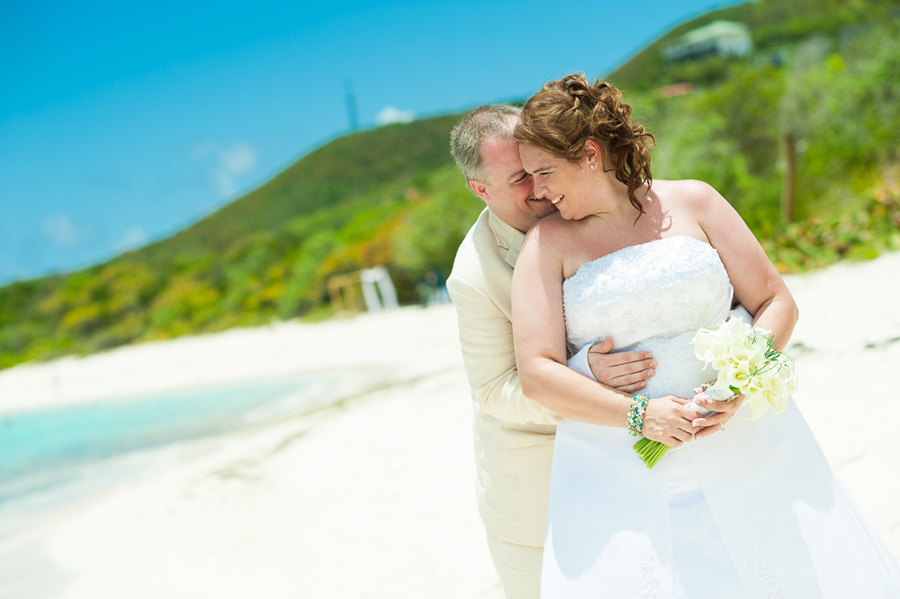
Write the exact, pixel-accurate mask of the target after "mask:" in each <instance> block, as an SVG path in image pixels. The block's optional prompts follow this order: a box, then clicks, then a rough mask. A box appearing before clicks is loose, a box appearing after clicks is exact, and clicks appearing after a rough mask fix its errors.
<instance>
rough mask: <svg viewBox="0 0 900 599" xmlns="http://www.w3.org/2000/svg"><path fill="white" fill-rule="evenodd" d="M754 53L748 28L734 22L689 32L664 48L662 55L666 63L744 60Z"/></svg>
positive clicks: (715, 24)
mask: <svg viewBox="0 0 900 599" xmlns="http://www.w3.org/2000/svg"><path fill="white" fill-rule="evenodd" d="M752 51H753V39H752V38H751V36H750V28H749V27H747V26H746V25H744V24H743V23H736V22H734V21H713V22H712V23H710V24H709V25H706V26H704V27H700V28H698V29H694V30H693V31H689V32H687V33H685V34H684V35H682V36H681V37H680V38H678V41H676V42H675V43H673V44H671V45H669V46H666V47H665V48H664V49H663V51H662V55H663V58H665V59H666V60H668V61H669V62H676V61H680V60H694V59H698V58H706V57H707V56H746V55H747V54H749V53H750V52H752Z"/></svg>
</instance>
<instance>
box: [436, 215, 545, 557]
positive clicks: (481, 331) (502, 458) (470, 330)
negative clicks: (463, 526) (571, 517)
mask: <svg viewBox="0 0 900 599" xmlns="http://www.w3.org/2000/svg"><path fill="white" fill-rule="evenodd" d="M524 239H525V235H524V234H523V233H522V232H520V231H518V230H516V229H514V228H513V227H511V226H509V225H507V224H506V223H504V222H503V221H501V220H500V219H499V218H498V217H497V216H496V215H494V214H493V213H492V212H490V211H489V210H487V209H485V210H484V211H483V212H482V213H481V215H480V216H479V217H478V220H477V221H476V222H475V224H474V225H473V226H472V228H471V229H470V230H469V233H468V234H467V235H466V238H465V239H464V240H463V242H462V244H461V245H460V247H459V251H458V252H457V254H456V260H455V261H454V263H453V271H452V272H451V274H450V276H449V277H448V279H447V290H448V291H449V292H450V297H451V298H452V299H453V303H454V305H455V306H456V312H457V317H458V319H459V340H460V345H461V346H462V355H463V363H464V364H465V369H466V375H467V376H468V379H469V385H470V387H471V390H472V397H473V398H474V400H475V425H474V436H475V461H476V469H477V474H478V477H477V480H478V483H477V484H478V509H479V512H480V513H481V518H482V520H483V521H484V524H485V527H486V528H487V529H488V530H489V531H490V532H492V533H493V534H495V535H496V536H497V537H499V538H500V539H502V540H504V541H507V542H511V543H518V544H521V545H529V546H534V547H543V545H544V535H545V532H546V530H545V529H546V525H547V494H548V490H549V486H550V463H551V461H552V458H553V441H554V437H555V434H556V423H557V422H559V420H560V418H559V417H558V416H557V415H556V414H554V413H552V412H550V411H549V410H547V409H546V408H544V407H543V406H542V405H541V404H539V403H537V402H536V401H534V400H531V399H528V398H527V397H525V396H524V395H522V390H521V387H520V386H519V377H518V372H517V370H516V356H515V350H514V348H513V336H512V322H511V320H512V314H511V308H510V293H511V287H512V275H513V267H514V266H515V264H516V258H517V257H518V255H519V249H520V248H521V247H522V241H523V240H524Z"/></svg>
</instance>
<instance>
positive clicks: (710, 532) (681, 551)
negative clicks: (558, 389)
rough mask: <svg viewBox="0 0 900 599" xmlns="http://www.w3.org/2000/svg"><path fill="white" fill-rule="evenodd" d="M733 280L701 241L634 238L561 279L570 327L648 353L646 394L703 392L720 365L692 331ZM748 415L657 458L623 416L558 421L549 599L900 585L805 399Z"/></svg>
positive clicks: (857, 590) (572, 335)
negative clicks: (813, 425) (652, 364)
mask: <svg viewBox="0 0 900 599" xmlns="http://www.w3.org/2000/svg"><path fill="white" fill-rule="evenodd" d="M732 294H733V290H732V287H731V283H730V282H729V279H728V275H727V274H726V272H725V268H724V266H723V265H722V262H721V261H720V260H719V256H718V253H717V252H716V251H715V249H713V248H712V247H711V246H710V245H708V244H706V243H704V242H701V241H699V240H696V239H694V238H691V237H684V236H679V237H669V238H665V239H661V240H658V241H652V242H649V243H645V244H642V245H638V246H633V247H628V248H625V249H623V250H620V251H618V252H614V253H613V254H610V255H607V256H604V257H602V258H600V259H598V260H595V261H593V262H589V263H587V264H584V265H583V266H582V267H581V268H580V269H579V270H578V272H577V273H576V274H575V275H574V276H572V277H571V278H569V279H567V280H566V281H565V282H564V285H563V295H564V304H565V316H566V329H567V336H568V341H569V342H570V344H571V345H572V346H573V347H574V349H576V350H577V349H578V348H580V347H582V346H584V345H586V344H588V343H594V342H597V341H599V340H600V339H602V338H604V337H607V336H611V337H612V338H613V340H614V341H615V342H616V350H630V349H640V350H649V351H652V352H653V355H654V357H655V358H656V360H657V361H658V362H659V367H658V368H657V370H656V375H655V376H654V377H653V378H652V379H651V380H650V382H649V387H648V389H647V394H648V395H649V396H650V397H659V396H662V395H666V394H669V393H672V394H675V395H678V396H681V397H691V396H693V391H692V390H693V388H694V387H696V386H698V385H699V384H701V383H703V382H704V381H706V380H709V379H711V378H714V375H713V373H712V372H711V371H704V370H703V364H702V363H701V362H700V361H699V360H697V359H696V358H695V357H694V352H693V349H692V347H691V338H692V337H693V335H694V333H695V332H696V331H697V330H698V329H700V328H703V327H707V326H711V325H714V324H716V323H717V322H720V321H721V320H723V319H724V318H726V317H727V316H728V315H729V311H730V307H731V302H732ZM744 313H745V314H746V312H744ZM800 375H801V376H802V372H801V373H800ZM801 382H802V381H801ZM749 415H750V413H749V406H742V407H741V409H740V410H739V412H738V413H737V414H736V415H735V416H734V417H733V418H732V419H731V421H730V422H729V423H728V426H727V430H726V431H723V432H720V433H717V434H715V435H712V436H710V437H708V438H706V439H702V440H699V441H696V442H691V443H687V444H686V445H684V446H683V447H682V448H679V449H675V450H670V451H669V453H668V454H667V455H666V456H665V457H663V459H662V461H660V462H659V464H657V466H656V467H655V468H654V469H652V470H648V469H647V467H646V466H644V464H643V462H641V460H640V458H639V457H638V455H637V454H636V453H635V452H634V450H633V449H632V446H633V445H634V442H635V440H636V439H635V438H634V437H631V436H629V435H628V434H627V433H626V432H625V429H624V428H611V427H602V426H595V425H590V424H584V423H580V422H574V421H569V420H567V421H564V422H562V423H561V424H560V425H559V427H558V429H557V434H556V445H555V449H554V456H553V470H552V475H551V482H550V507H549V519H548V528H547V539H546V545H545V549H544V565H543V571H542V581H541V596H542V598H543V599H557V598H559V599H588V598H590V599H597V598H609V599H632V598H641V599H670V598H678V599H682V598H689V599H704V598H709V599H737V598H741V599H747V598H750V599H757V598H758V599H763V598H765V599H775V598H788V597H791V598H794V599H812V598H820V597H821V598H833V599H848V598H852V599H889V598H890V599H898V598H900V567H898V565H897V562H896V560H895V559H894V558H893V557H892V556H891V554H890V552H889V551H888V550H887V548H886V546H885V545H884V543H883V542H882V541H881V539H880V538H879V537H878V535H877V534H876V533H875V532H874V531H873V529H872V527H871V525H870V524H869V523H868V521H867V520H866V518H865V517H864V516H863V515H862V514H861V513H860V512H859V510H858V508H857V507H856V505H855V504H854V503H853V501H852V500H851V499H850V498H849V497H848V495H847V493H846V492H845V490H844V488H843V486H842V485H841V483H840V482H839V481H838V480H837V478H836V477H835V475H834V473H833V471H832V469H831V467H830V465H829V464H828V462H827V460H826V458H825V456H824V455H823V453H822V451H821V449H820V447H819V445H818V443H817V442H816V440H815V437H814V436H813V434H812V432H811V431H810V429H809V427H808V426H807V424H806V422H805V420H804V419H803V416H802V415H801V414H800V412H799V411H798V410H797V407H796V405H795V404H794V403H793V400H791V401H790V402H789V403H788V408H787V411H785V412H783V413H781V414H778V415H776V416H773V415H771V414H766V415H764V416H762V417H761V418H760V419H759V420H757V421H754V422H750V421H748V417H749ZM885 475H888V474H887V473H885Z"/></svg>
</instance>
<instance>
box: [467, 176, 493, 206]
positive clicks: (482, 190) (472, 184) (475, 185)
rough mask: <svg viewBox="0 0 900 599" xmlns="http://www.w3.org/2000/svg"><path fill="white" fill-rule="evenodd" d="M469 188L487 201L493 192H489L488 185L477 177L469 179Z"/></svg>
mask: <svg viewBox="0 0 900 599" xmlns="http://www.w3.org/2000/svg"><path fill="white" fill-rule="evenodd" d="M469 188H470V189H471V190H472V192H473V193H474V194H475V195H477V196H478V197H479V198H481V199H482V200H484V201H485V202H487V201H488V200H490V198H491V194H489V193H488V190H487V187H485V186H484V183H482V182H480V181H476V180H475V179H469Z"/></svg>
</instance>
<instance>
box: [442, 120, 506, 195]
mask: <svg viewBox="0 0 900 599" xmlns="http://www.w3.org/2000/svg"><path fill="white" fill-rule="evenodd" d="M521 114H522V109H521V108H517V107H515V106H510V105H509V104H486V105H484V106H479V107H478V108H476V109H475V110H473V111H472V112H470V113H469V114H467V115H466V116H465V117H463V120H461V121H460V122H459V124H458V125H457V126H456V127H454V128H453V131H451V132H450V153H451V154H453V159H454V160H455V161H456V166H458V167H459V170H460V171H461V172H462V174H463V176H464V177H465V178H466V181H471V180H472V179H475V180H476V181H478V182H480V183H484V182H485V180H486V179H487V176H488V172H487V167H486V165H485V164H484V158H483V157H482V155H481V144H483V143H484V142H485V141H487V140H489V139H499V140H501V141H508V140H511V139H513V132H514V131H515V128H516V123H517V122H518V118H519V117H520V116H521ZM510 117H514V118H515V119H516V120H513V118H510Z"/></svg>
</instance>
